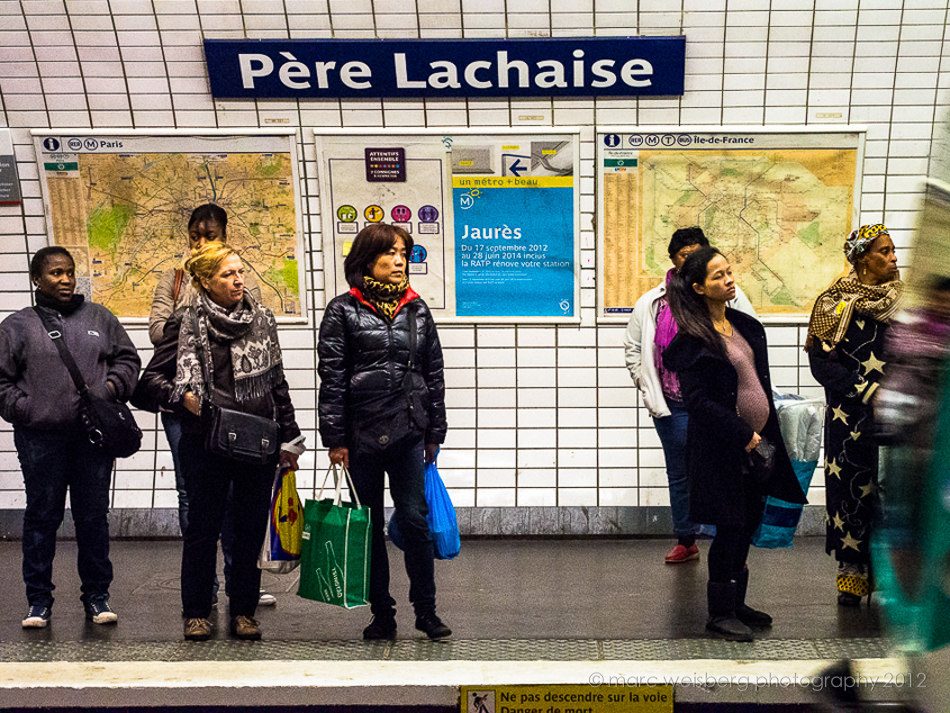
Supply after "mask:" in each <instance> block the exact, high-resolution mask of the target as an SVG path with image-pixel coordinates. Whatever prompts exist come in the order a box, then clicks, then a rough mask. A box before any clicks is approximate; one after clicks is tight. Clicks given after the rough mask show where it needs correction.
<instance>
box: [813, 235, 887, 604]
mask: <svg viewBox="0 0 950 713" xmlns="http://www.w3.org/2000/svg"><path fill="white" fill-rule="evenodd" d="M844 252H845V256H846V257H847V259H848V262H849V263H851V265H852V267H853V268H854V270H853V272H852V273H851V274H850V275H848V276H847V277H842V278H841V279H839V280H837V281H835V283H834V284H832V285H831V287H829V288H828V289H827V290H825V291H824V292H822V293H821V294H820V295H819V296H818V299H817V300H816V301H815V307H814V309H813V310H812V315H811V321H810V322H809V323H808V339H807V341H806V342H805V350H806V351H807V352H808V361H809V364H810V365H811V373H812V375H813V376H814V377H815V379H817V380H818V383H819V384H821V385H822V386H824V387H825V398H826V400H827V402H828V408H827V410H826V411H825V507H826V508H827V513H828V515H827V517H826V518H825V522H826V527H825V551H826V552H827V553H828V554H830V555H833V556H834V558H835V560H837V562H838V571H837V574H836V577H835V582H836V588H837V590H838V604H840V605H841V606H856V605H858V604H860V603H861V597H865V596H866V597H870V596H871V589H870V579H869V573H868V567H869V565H870V563H871V549H870V544H871V543H870V540H871V533H872V530H873V528H874V525H875V520H876V518H877V517H878V515H879V512H878V510H879V507H880V498H879V495H878V472H877V469H878V452H877V449H878V444H877V440H876V438H875V434H874V430H875V423H874V410H873V398H874V393H875V391H876V390H877V388H878V384H880V382H881V380H882V379H883V378H884V373H885V372H884V370H885V368H886V364H885V362H884V358H885V340H886V337H887V332H888V329H889V328H890V324H891V320H892V319H893V318H894V317H895V315H897V313H898V311H899V310H900V306H901V298H902V296H903V290H904V283H902V282H901V281H900V279H899V275H898V270H897V255H896V254H895V253H894V242H893V241H892V240H891V236H890V234H888V232H887V228H885V227H884V226H883V225H880V224H878V225H862V226H861V228H859V229H858V230H855V231H854V232H853V233H851V235H850V237H849V238H848V239H847V240H846V241H845V245H844Z"/></svg>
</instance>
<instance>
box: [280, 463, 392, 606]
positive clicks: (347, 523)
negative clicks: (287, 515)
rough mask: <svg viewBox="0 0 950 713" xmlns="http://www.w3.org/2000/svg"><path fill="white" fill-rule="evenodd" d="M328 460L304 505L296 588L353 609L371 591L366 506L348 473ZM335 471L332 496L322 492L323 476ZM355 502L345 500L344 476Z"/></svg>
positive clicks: (319, 599) (301, 593)
mask: <svg viewBox="0 0 950 713" xmlns="http://www.w3.org/2000/svg"><path fill="white" fill-rule="evenodd" d="M339 467H340V468H342V470H343V473H342V477H341V474H340V473H339V472H338V471H337V466H335V465H331V466H330V469H329V470H328V471H327V476H326V478H324V479H323V486H321V488H320V493H319V495H318V496H317V498H318V499H317V500H308V501H307V504H306V505H305V506H304V516H303V547H302V552H301V558H300V586H299V587H298V588H297V594H298V595H299V596H301V597H303V598H304V599H313V600H314V601H317V602H325V603H326V604H333V605H334V606H338V607H343V608H344V609H352V608H353V607H361V606H365V605H366V604H367V603H368V602H367V597H368V596H369V566H370V546H371V541H372V536H373V534H372V528H371V527H370V512H369V508H368V507H363V506H361V505H360V501H359V498H358V497H357V495H356V489H355V488H354V487H353V481H352V480H351V479H350V474H349V472H348V471H347V470H346V468H345V467H344V466H339ZM331 472H332V473H333V480H334V485H335V490H334V495H333V497H332V498H323V491H324V488H326V484H327V479H328V478H329V477H330V473H331ZM344 479H345V480H346V482H347V486H348V487H349V489H350V494H351V495H352V496H353V500H355V502H352V503H351V502H343V497H342V488H343V480H344Z"/></svg>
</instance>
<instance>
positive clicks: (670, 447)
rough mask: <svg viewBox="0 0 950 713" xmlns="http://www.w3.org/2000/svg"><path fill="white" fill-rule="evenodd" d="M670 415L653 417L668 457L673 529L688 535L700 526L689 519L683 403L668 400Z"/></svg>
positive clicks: (684, 535)
mask: <svg viewBox="0 0 950 713" xmlns="http://www.w3.org/2000/svg"><path fill="white" fill-rule="evenodd" d="M667 405H668V406H669V408H670V415H669V416H663V417H662V418H654V419H653V424H654V425H655V426H656V432H657V434H658V435H659V436H660V443H662V444H663V456H664V458H665V459H666V477H667V480H669V484H670V510H671V511H672V513H673V532H674V533H675V534H676V536H677V537H681V538H689V537H692V536H693V535H695V534H696V533H697V532H699V528H698V527H697V526H696V525H695V524H693V522H692V521H690V519H689V479H688V478H687V476H686V429H687V426H688V425H689V415H688V414H687V412H686V407H685V406H683V404H680V403H676V402H675V401H668V402H667Z"/></svg>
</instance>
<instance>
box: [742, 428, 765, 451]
mask: <svg viewBox="0 0 950 713" xmlns="http://www.w3.org/2000/svg"><path fill="white" fill-rule="evenodd" d="M761 442H762V436H760V435H759V434H758V433H753V434H752V440H751V441H749V445H747V446H746V447H745V452H746V453H751V452H752V451H754V450H755V447H756V446H757V445H759V444H760V443H761Z"/></svg>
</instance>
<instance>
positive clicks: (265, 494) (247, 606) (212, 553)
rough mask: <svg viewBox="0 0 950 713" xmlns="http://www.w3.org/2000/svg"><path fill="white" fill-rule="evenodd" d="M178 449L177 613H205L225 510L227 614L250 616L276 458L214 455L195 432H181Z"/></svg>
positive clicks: (254, 605) (257, 590) (200, 615)
mask: <svg viewBox="0 0 950 713" xmlns="http://www.w3.org/2000/svg"><path fill="white" fill-rule="evenodd" d="M178 449H179V453H180V454H181V465H182V471H183V474H184V476H185V486H186V490H187V491H188V500H189V505H188V508H189V511H188V518H189V519H188V528H187V529H186V530H185V543H184V546H183V548H182V556H181V603H182V614H183V616H185V617H186V618H189V619H190V618H206V617H208V616H209V615H210V613H211V602H212V597H213V593H214V577H215V570H216V565H217V561H216V560H217V545H218V538H219V537H221V528H222V525H223V522H224V518H225V513H226V512H227V511H230V514H231V516H232V523H233V528H232V532H233V536H234V541H233V549H232V551H231V567H230V576H229V577H228V582H227V584H228V590H229V591H228V600H229V605H228V608H229V610H230V614H231V616H254V612H255V610H256V609H257V601H258V599H259V597H260V588H261V570H260V569H259V568H258V566H257V558H258V556H259V555H260V553H261V546H262V545H263V544H264V534H265V531H266V529H267V517H268V512H269V510H270V496H271V487H272V486H273V484H274V475H275V473H276V470H277V459H276V457H275V458H274V460H273V461H271V462H270V463H266V464H257V463H242V462H240V461H236V460H231V459H230V458H225V457H223V456H219V455H215V454H213V453H209V452H208V451H206V450H205V448H204V438H203V437H202V436H201V435H199V434H195V433H183V434H182V437H181V441H180V442H179V444H178ZM232 489H233V493H234V497H233V498H231V499H230V503H229V498H228V493H229V491H231V490H232Z"/></svg>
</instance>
